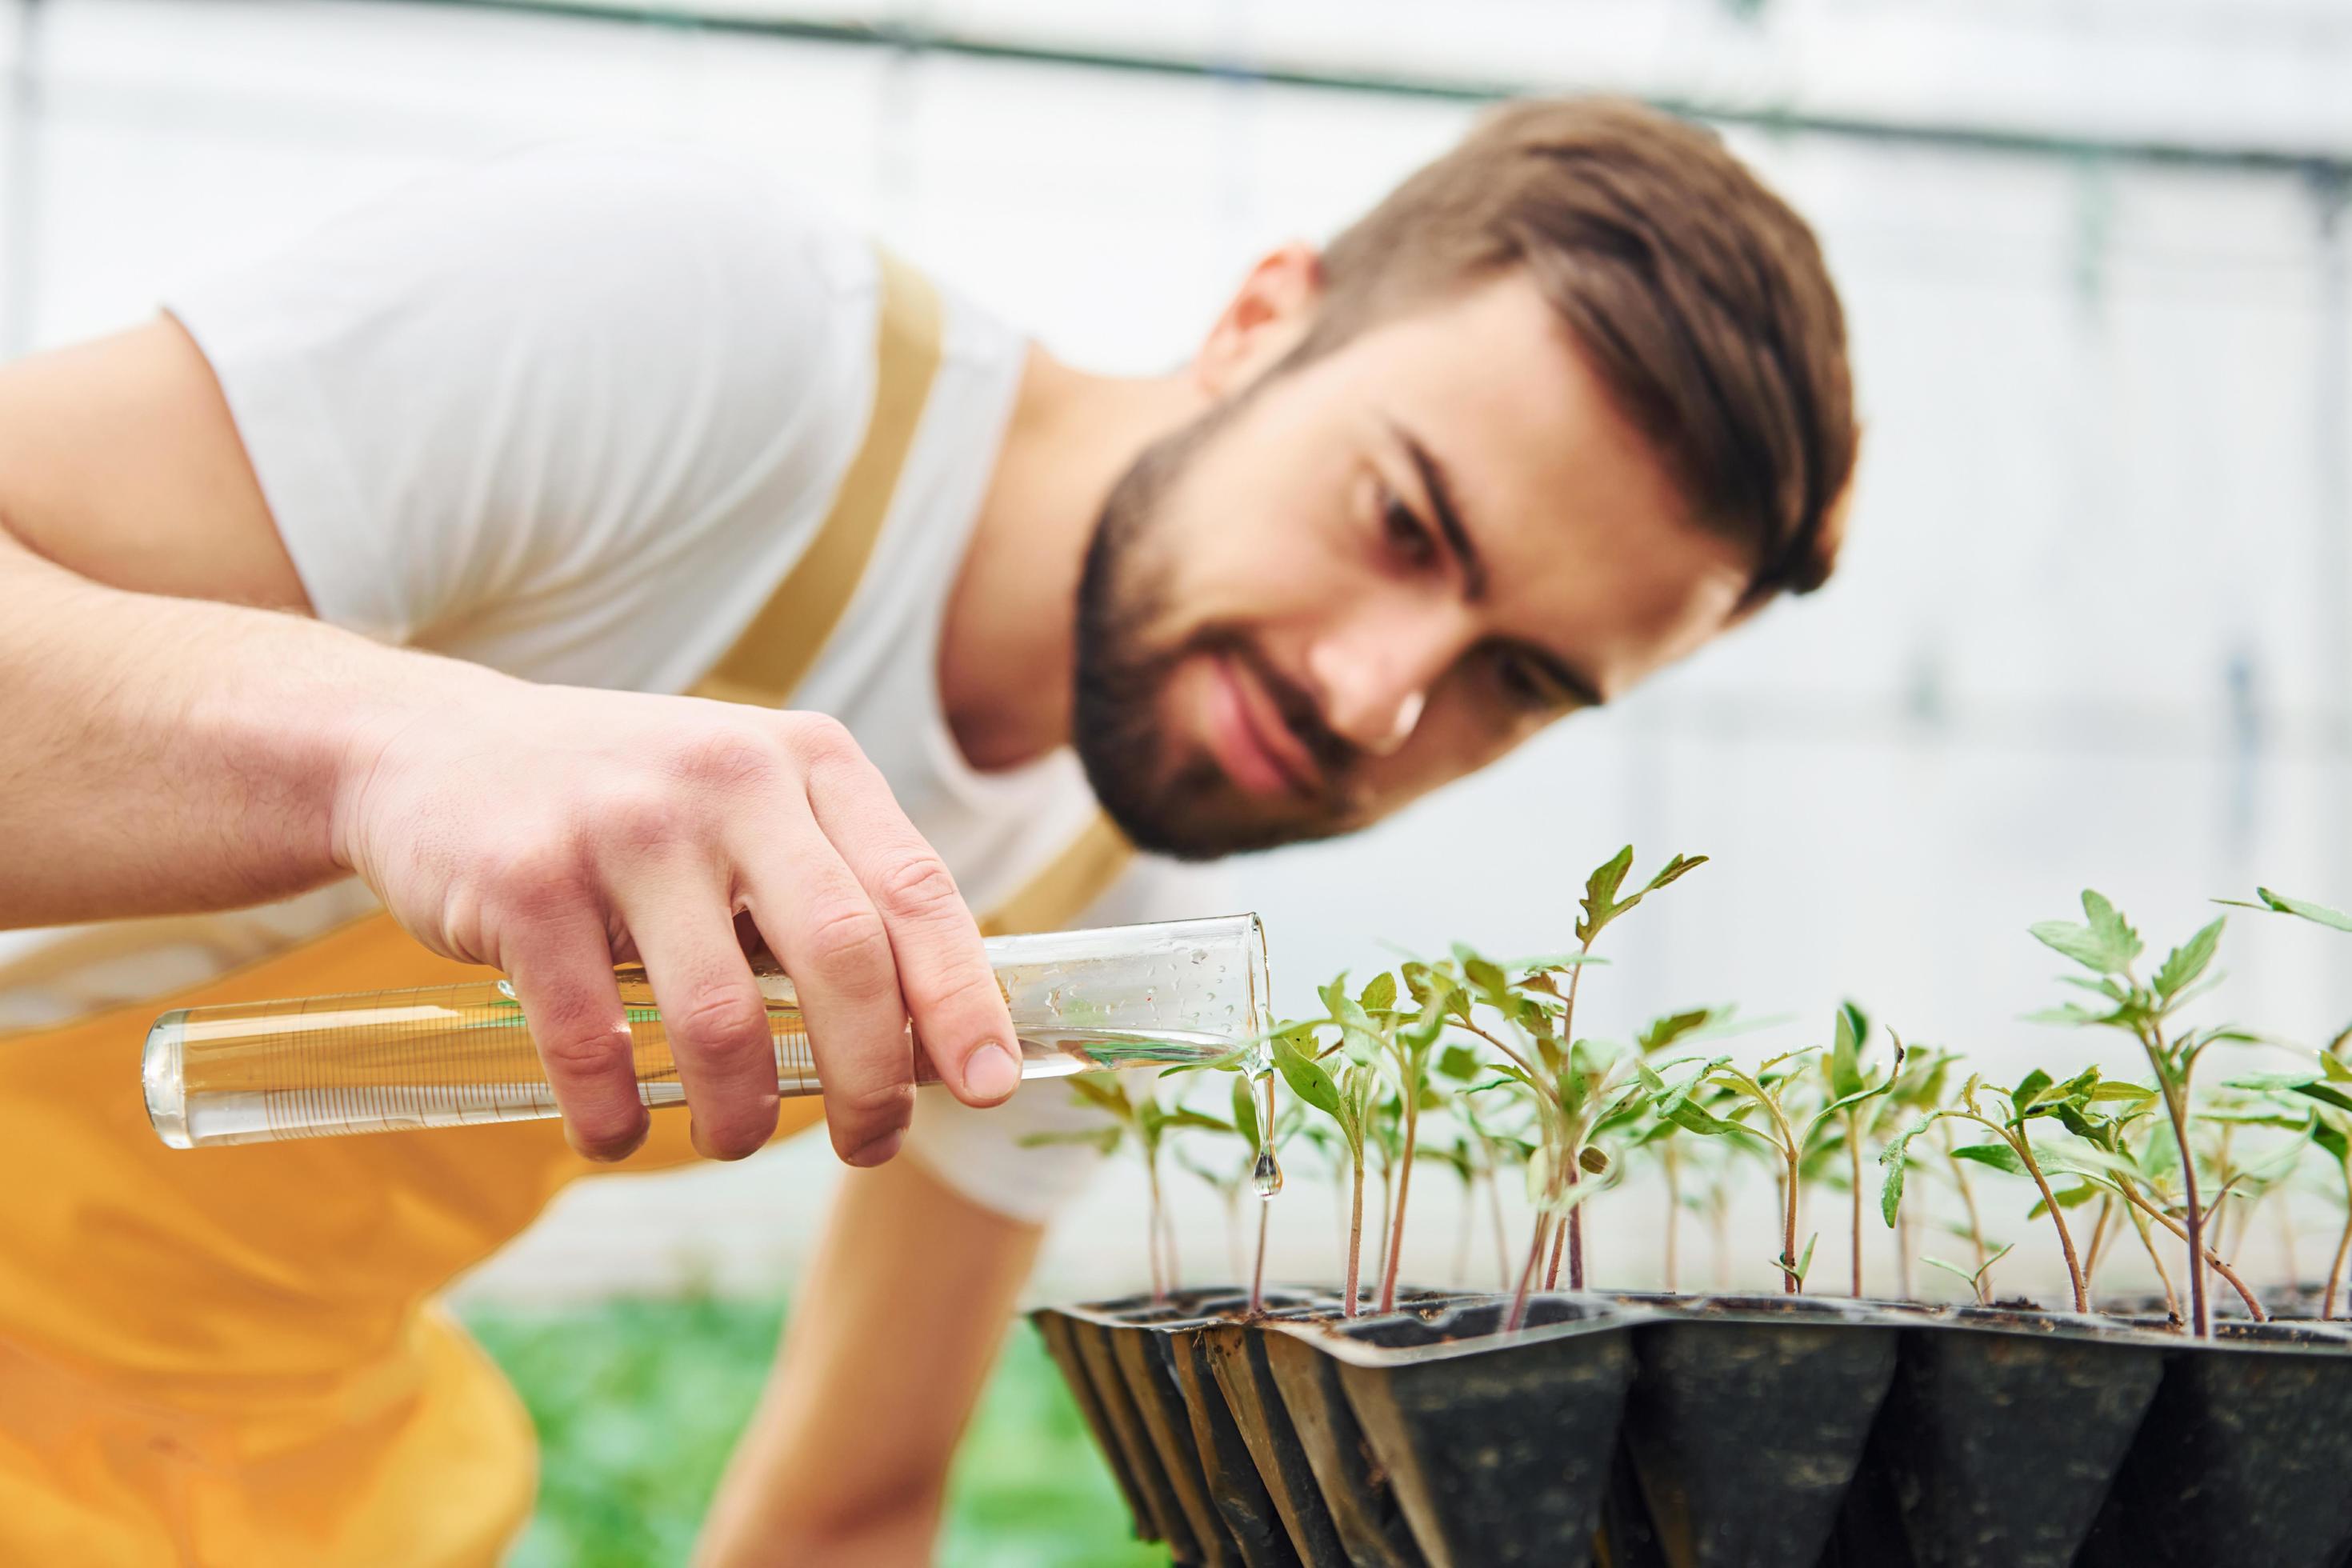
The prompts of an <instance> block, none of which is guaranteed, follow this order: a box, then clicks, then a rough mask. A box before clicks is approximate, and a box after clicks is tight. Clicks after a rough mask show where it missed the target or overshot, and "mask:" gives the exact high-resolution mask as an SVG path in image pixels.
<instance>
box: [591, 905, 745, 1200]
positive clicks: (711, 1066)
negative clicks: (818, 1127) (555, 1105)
mask: <svg viewBox="0 0 2352 1568" xmlns="http://www.w3.org/2000/svg"><path fill="white" fill-rule="evenodd" d="M620 912H621V918H622V919H623V920H624V921H626V922H627V925H628V928H629V934H630V937H631V938H632V940H634V941H635V943H636V948H637V952H638V954H639V956H640V957H641V958H642V959H643V960H644V962H645V966H646V978H647V979H649V980H651V981H652V982H653V987H654V1000H655V1001H656V1003H657V1004H659V1005H660V1007H661V1017H662V1028H663V1031H664V1033H665V1034H667V1036H668V1037H669V1048H670V1055H671V1058H672V1059H673V1060H675V1061H676V1062H677V1078H678V1082H679V1084H680V1085H681V1086H683V1087H684V1089H685V1090H686V1103H687V1107H688V1113H689V1114H690V1115H691V1116H692V1117H693V1118H694V1125H693V1136H694V1146H695V1147H696V1148H697V1149H698V1150H699V1151H701V1152H702V1154H703V1156H704V1157H705V1158H707V1159H712V1160H740V1159H741V1158H743V1157H744V1156H745V1155H747V1154H751V1153H755V1152H758V1151H759V1150H760V1149H761V1148H763V1147H765V1146H766V1144H767V1142H768V1140H769V1139H771V1138H772V1137H774V1136H775V1131H776V1047H775V1040H774V1037H772V1035H771V1034H770V1033H769V1023H768V1009H767V1003H766V999H765V998H763V997H762V996H761V994H760V987H759V984H758V983H757V982H756V981H754V980H753V979H752V978H751V964H750V963H748V962H747V961H746V960H745V959H744V957H743V949H742V945H741V944H740V942H738V941H737V940H736V937H735V920H734V910H733V908H732V907H731V900H730V897H729V892H728V889H727V888H726V887H725V886H724V885H723V884H722V883H720V882H719V881H718V880H717V879H713V878H708V877H695V876H688V877H685V878H679V877H677V876H666V877H658V878H655V879H639V881H638V883H637V887H636V890H635V891H634V892H632V893H630V894H627V895H625V896H624V897H623V898H622V899H621V900H620Z"/></svg>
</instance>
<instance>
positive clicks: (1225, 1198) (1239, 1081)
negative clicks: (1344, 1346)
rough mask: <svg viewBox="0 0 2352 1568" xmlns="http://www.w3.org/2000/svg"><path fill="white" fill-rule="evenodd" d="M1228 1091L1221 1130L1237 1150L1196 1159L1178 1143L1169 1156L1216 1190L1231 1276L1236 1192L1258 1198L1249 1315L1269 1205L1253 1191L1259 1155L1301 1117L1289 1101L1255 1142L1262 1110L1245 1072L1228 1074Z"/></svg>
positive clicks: (1237, 1223)
mask: <svg viewBox="0 0 2352 1568" xmlns="http://www.w3.org/2000/svg"><path fill="white" fill-rule="evenodd" d="M1231 1093H1232V1096H1233V1111H1234V1119H1233V1121H1231V1122H1230V1123H1228V1124H1226V1126H1225V1131H1230V1132H1232V1133H1234V1134H1235V1135H1236V1136H1237V1138H1238V1140H1239V1144H1240V1147H1239V1149H1238V1151H1229V1152H1228V1160H1227V1163H1223V1164H1218V1163H1204V1162H1202V1161H1200V1160H1196V1159H1194V1158H1193V1157H1192V1152H1191V1151H1189V1150H1187V1149H1185V1148H1182V1147H1181V1146H1180V1147H1179V1148H1178V1149H1177V1150H1176V1153H1175V1161H1176V1163H1177V1164H1178V1165H1179V1166H1181V1167H1182V1168H1183V1169H1184V1170H1186V1171H1188V1172H1190V1173H1192V1175H1194V1176H1196V1177H1198V1178H1199V1179H1200V1180H1201V1181H1202V1182H1203V1183H1205V1184H1207V1185H1208V1187H1209V1189H1210V1190H1211V1191H1212V1192H1214V1193H1215V1194H1217V1203H1218V1206H1219V1207H1220V1208H1221V1209H1222V1210H1223V1213H1224V1216H1225V1251H1226V1254H1227V1257H1228V1258H1229V1259H1230V1261H1231V1262H1232V1264H1233V1268H1234V1278H1235V1279H1239V1278H1240V1277H1241V1275H1242V1272H1243V1265H1242V1241H1241V1207H1242V1194H1244V1193H1249V1194H1254V1195H1256V1196H1258V1197H1259V1198H1260V1202H1259V1204H1258V1205H1257V1256H1256V1261H1255V1263H1254V1264H1253V1265H1251V1266H1250V1268H1249V1270H1248V1272H1249V1280H1250V1309H1249V1310H1250V1312H1251V1314H1252V1315H1253V1316H1255V1315H1256V1313H1257V1312H1258V1311H1260V1310H1262V1309H1263V1307H1264V1305H1265V1237H1266V1220H1267V1218H1268V1207H1269V1205H1267V1204H1266V1203H1265V1201H1264V1198H1265V1194H1262V1193H1259V1192H1258V1180H1257V1177H1258V1169H1259V1158H1260V1156H1261V1154H1262V1152H1264V1151H1265V1150H1267V1149H1275V1150H1279V1149H1280V1147H1281V1146H1282V1144H1283V1143H1284V1142H1285V1141H1286V1140H1287V1139H1288V1138H1289V1137H1290V1136H1291V1134H1292V1133H1294V1132H1296V1131H1297V1129H1298V1124H1299V1121H1300V1119H1301V1118H1300V1111H1299V1109H1298V1107H1297V1106H1295V1105H1294V1106H1290V1107H1288V1108H1286V1109H1285V1110H1283V1112H1282V1113H1281V1115H1280V1116H1278V1117H1277V1118H1276V1121H1275V1126H1274V1132H1273V1135H1272V1136H1271V1137H1270V1138H1268V1139H1267V1140H1266V1141H1265V1142H1264V1143H1261V1142H1259V1140H1258V1123H1259V1121H1261V1120H1262V1119H1263V1114H1264V1113H1263V1110H1262V1109H1261V1107H1260V1105H1259V1103H1258V1100H1257V1097H1256V1095H1255V1094H1254V1093H1253V1092H1252V1091H1251V1085H1250V1080H1249V1078H1248V1076H1247V1075H1246V1074H1245V1073H1241V1072H1236V1073H1234V1075H1233V1080H1232V1089H1231ZM1211 1120H1213V1118H1212V1119H1211Z"/></svg>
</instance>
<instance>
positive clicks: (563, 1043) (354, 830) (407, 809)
mask: <svg viewBox="0 0 2352 1568" xmlns="http://www.w3.org/2000/svg"><path fill="white" fill-rule="evenodd" d="M435 670H436V673H435V676H434V678H433V679H432V680H431V681H429V682H427V683H426V685H427V687H428V688H429V689H426V690H424V691H411V692H408V693H405V694H404V697H403V699H402V700H399V701H397V702H395V703H394V705H393V707H392V708H391V710H388V711H386V712H383V713H378V714H372V715H369V716H366V717H363V718H362V719H360V720H359V721H356V723H355V724H354V727H353V731H352V739H351V741H350V742H349V743H348V744H347V746H346V747H345V753H346V759H347V760H346V762H345V763H344V765H343V767H342V769H341V780H340V782H339V784H338V787H337V790H336V798H335V807H334V811H333V816H332V823H331V837H332V840H333V842H332V846H331V849H332V853H333V856H334V858H335V860H336V861H337V863H338V864H340V865H343V866H347V867H349V868H351V869H352V870H353V871H356V872H357V873H359V875H360V876H361V877H362V878H363V879H365V880H366V881H367V883H368V885H369V886H370V887H371V888H373V889H375V891H376V893H377V894H378V895H379V896H380V897H382V898H383V900H384V903H385V904H386V905H387V906H388V907H389V908H390V909H391V910H392V912H393V915H394V918H395V919H397V920H398V921H400V923H401V924H402V925H403V926H404V927H405V928H406V929H407V930H408V931H410V932H411V933H412V934H414V935H415V936H416V937H417V938H418V939H419V940H421V941H422V942H425V945H427V946H428V947H431V948H433V949H435V950H436V951H437V952H443V953H446V954H447V955H449V956H451V957H455V958H460V959H466V960H469V961H472V962H475V963H488V964H492V965H495V966H497V967H498V968H499V969H502V970H504V971H506V972H507V973H508V975H509V977H511V979H512V980H513V982H514V987H515V992H516V994H517V995H518V997H519V998H520V1001H521V1003H522V1008H523V1015H524V1017H525V1018H526V1019H527V1020H528V1021H529V1023H530V1031H531V1036H532V1038H533V1039H535V1040H536V1041H537V1042H538V1045H539V1051H540V1056H541V1059H542V1060H543V1061H544V1062H545V1063H546V1066H547V1075H548V1079H549V1080H550V1082H551V1084H552V1085H553V1086H554V1089H555V1098H556V1103H557V1104H558V1105H559V1106H560V1107H561V1108H562V1112H563V1122H564V1130H565V1132H566V1135H567V1136H568V1137H569V1138H570V1139H571V1141H572V1147H574V1148H575V1149H577V1150H579V1152H581V1153H583V1154H584V1155H586V1156H588V1157H589V1158H591V1159H596V1160H615V1159H619V1158H621V1157H622V1156H624V1155H625V1154H627V1153H628V1152H630V1151H632V1150H634V1149H635V1147H636V1146H637V1145H638V1143H640V1142H642V1141H643V1140H644V1138H645V1134H646V1111H645V1108H644V1106H643V1105H642V1104H641V1103H640V1102H639V1100H638V1098H637V1089H636V1083H635V1077H634V1076H633V1073H632V1069H631V1063H630V1054H629V1031H628V1025H627V1022H626V1020H625V1016H624V1015H623V1013H622V1010H621V998H620V993H619V989H618V987H617V985H616V984H615V983H614V977H613V968H614V964H615V963H626V962H628V961H630V960H631V959H633V958H634V959H635V960H637V961H638V962H641V963H644V964H645V966H646V973H647V976H648V978H649V979H650V980H651V981H652V983H653V987H654V994H655V997H656V1001H657V1002H658V1003H659V1004H660V1006H661V1014H662V1020H663V1023H664V1024H665V1026H667V1031H668V1035H669V1038H670V1041H671V1045H672V1048H673V1049H674V1051H675V1052H676V1055H677V1068H678V1077H679V1079H681V1080H682V1082H683V1084H684V1087H685V1089H686V1097H687V1104H688V1107H689V1108H690V1110H691V1114H692V1115H693V1118H694V1141H695V1146H696V1147H697V1148H698V1149H699V1150H700V1151H701V1152H703V1153H704V1154H705V1155H707V1156H709V1157H711V1158H714V1159H740V1158H741V1157H742V1156H744V1155H746V1154H749V1153H751V1152H753V1151H755V1150H757V1149H758V1148H760V1147H761V1145H762V1144H763V1143H765V1142H767V1140H768V1139H769V1137H770V1136H771V1135H772V1133H773V1132H774V1131H775V1124H776V1073H775V1053H774V1048H773V1046H772V1041H771V1038H770V1036H769V1033H768V1020H767V1013H766V1009H765V1006H764V1004H763V1002H762V999H761V994H760V992H759V989H758V987H757V986H756V985H755V984H754V983H753V981H752V978H751V965H750V963H749V962H748V961H747V960H746V959H745V957H744V940H745V937H746V936H747V935H748V934H750V933H748V932H747V931H743V930H742V928H741V927H740V925H739V922H738V921H737V919H736V917H737V916H739V915H742V916H747V917H748V918H749V921H750V924H751V926H752V927H755V928H756V933H757V935H758V936H759V937H760V938H761V939H763V940H764V941H765V942H766V944H767V946H768V949H769V951H770V952H773V953H774V954H775V955H776V957H777V959H778V960H779V961H780V962H781V963H782V965H783V967H784V970H785V972H786V973H789V974H790V975H791V976H792V977H793V984H794V986H795V988H796V989H797V990H798V992H799V994H800V997H801V1005H802V1008H803V1015H804V1016H805V1018H806V1020H807V1025H808V1032H809V1041H810V1045H811V1047H812V1048H813V1049H814V1053H815V1056H816V1059H817V1068H818V1072H819V1075H820V1076H821V1078H822V1079H823V1080H824V1106H825V1119H826V1121H827V1123H828V1124H829V1126H830V1128H831V1131H832V1134H833V1145H834V1148H835V1151H836V1152H838V1153H839V1154H840V1155H841V1157H842V1158H843V1159H844V1160H846V1161H847V1162H848V1163H851V1164H853V1165H877V1164H880V1163H882V1162H883V1161H885V1160H887V1159H889V1158H890V1156H891V1155H892V1154H894V1153H896V1152H898V1144H899V1141H900V1139H901V1137H902V1136H903V1134H904V1133H905V1131H906V1128H907V1124H908V1120H909V1118H910V1117H911V1116H912V1114H913V1108H914V1071H913V1068H914V1063H913V1058H912V1054H911V1051H910V1048H909V1046H908V1037H907V1030H908V1023H909V1021H910V1020H911V1022H912V1024H913V1026H914V1031H915V1035H916V1037H918V1038H919V1039H920V1040H921V1041H922V1048H924V1049H926V1050H928V1051H929V1054H930V1058H931V1061H932V1063H933V1065H934V1066H935V1067H936V1068H937V1069H938V1072H939V1076H940V1079H942V1080H943V1081H944V1082H945V1083H946V1084H947V1086H948V1088H949V1089H950V1091H952V1092H953V1093H954V1094H955V1095H956V1097H957V1098H958V1099H960V1100H964V1101H965V1102H966V1103H968V1104H971V1105H992V1104H995V1103H996V1102H998V1101H1000V1100H1003V1099H1004V1098H1005V1097H1007V1096H1008V1095H1010V1094H1011V1093H1012V1092H1013V1089H1015V1088H1016V1087H1017V1086H1018V1084H1019V1081H1020V1068H1019V1058H1018V1047H1017V1046H1016V1045H1015V1043H1014V1040H1013V1023H1012V1019H1011V1018H1010V1016H1008V1015H1007V1014H1006V1012H1005V1005H1004V999H1003V994H1002V993H1001V992H1000V991H999V990H998V989H997V986H996V982H995V977H994V975H993V973H992V972H991V970H990V967H989V963H988V959H987V955H986V953H985V952H984V951H983V950H982V947H981V939H980V930H979V927H978V926H977V925H976V924H975V922H974V921H973V920H972V917H971V910H968V909H967V908H966V907H965V905H964V902H963V899H962V896H961V894H960V893H959V892H958V891H957V889H956V885H955V879H954V878H953V877H952V876H950V874H949V872H948V868H947V866H946V864H945V863H944V862H943V861H941V860H940V857H939V856H938V854H937V853H936V852H934V851H933V850H932V848H931V847H930V846H929V844H927V843H925V842H924V840H923V837H922V836H921V835H920V834H919V833H918V832H917V831H916V830H915V827H914V826H913V824H911V823H909V822H908V820H907V818H906V816H905V814H904V813H902V812H901V811H900V810H899V809H898V802H897V801H895V800H894V799H893V798H892V797H891V795H890V787H889V785H888V784H887V782H885V780H884V779H883V777H882V774H881V773H880V772H879V770H877V768H876V767H875V766H874V764H873V763H871V762H869V761H867V760H866V755H865V753H864V752H861V751H860V750H859V749H858V747H857V743H856V741H854V740H853V739H852V738H851V737H850V734H849V732H848V731H846V730H845V729H844V728H843V727H842V726H841V725H840V724H839V723H837V722H836V721H834V720H832V719H830V718H827V717H824V715H821V714H814V713H793V712H777V711H772V710H765V709H758V708H751V707H745V706H741V705H739V704H734V703H726V702H710V701H704V700H698V699H695V698H685V697H648V696H642V695H638V694H635V693H627V692H609V691H591V690H583V689H573V688H569V687H544V686H532V685H530V684H527V683H524V682H521V681H517V680H512V679H508V678H506V677H504V676H499V675H495V674H493V673H491V672H489V671H486V670H482V669H479V668H475V667H470V666H463V665H452V664H444V663H441V662H440V661H436V664H435Z"/></svg>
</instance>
